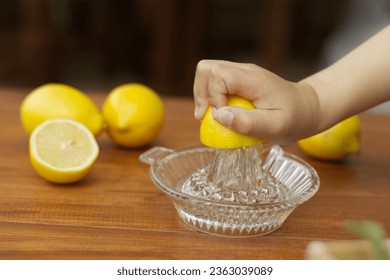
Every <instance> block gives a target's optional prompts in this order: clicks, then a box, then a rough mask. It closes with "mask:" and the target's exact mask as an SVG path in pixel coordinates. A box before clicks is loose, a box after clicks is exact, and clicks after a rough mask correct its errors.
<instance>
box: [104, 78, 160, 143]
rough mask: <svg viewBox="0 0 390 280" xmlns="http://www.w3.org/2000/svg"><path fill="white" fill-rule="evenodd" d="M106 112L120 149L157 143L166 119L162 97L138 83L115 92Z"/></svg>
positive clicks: (108, 99)
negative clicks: (121, 147) (155, 141)
mask: <svg viewBox="0 0 390 280" xmlns="http://www.w3.org/2000/svg"><path fill="white" fill-rule="evenodd" d="M102 112H103V116H104V119H105V121H106V124H107V131H108V134H109V135H110V137H111V139H112V140H113V141H114V142H115V143H116V144H118V145H119V146H123V147H131V148H136V147H141V146H144V145H146V144H149V143H150V142H151V141H153V140H154V139H155V138H156V137H157V136H158V135H159V133H160V130H161V128H162V125H163V122H164V115H165V113H164V104H163V102H162V100H161V98H160V96H159V95H158V94H157V93H156V92H155V91H154V90H152V89H151V88H149V87H147V86H145V85H142V84H137V83H131V84H124V85H121V86H118V87H116V88H114V89H113V90H112V91H111V92H110V93H109V95H108V96H107V98H106V100H105V101H104V103H103V109H102Z"/></svg>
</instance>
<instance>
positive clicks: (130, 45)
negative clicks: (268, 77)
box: [0, 0, 390, 96]
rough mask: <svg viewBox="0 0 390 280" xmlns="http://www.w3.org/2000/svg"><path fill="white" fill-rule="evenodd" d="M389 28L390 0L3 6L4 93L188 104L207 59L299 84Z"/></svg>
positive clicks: (28, 2)
mask: <svg viewBox="0 0 390 280" xmlns="http://www.w3.org/2000/svg"><path fill="white" fill-rule="evenodd" d="M389 21H390V1H389V0H375V1H368V0H8V1H7V0H2V1H1V2H0V86H3V87H36V86H39V85H41V84H44V83H47V82H62V83H67V84H70V85H72V86H75V87H78V88H80V89H83V90H96V91H101V92H107V91H109V90H110V89H112V88H113V87H115V86H117V85H119V84H122V83H127V82H141V83H145V84H147V85H149V86H150V87H152V88H154V89H155V90H156V91H158V92H159V93H160V94H162V95H175V96H192V82H193V78H194V72H195V67H196V64H197V62H198V61H199V60H200V59H203V58H213V59H226V60H232V61H238V62H250V63H256V64H258V65H260V66H263V67H265V68H267V69H269V70H271V71H274V72H276V73H277V74H279V75H281V76H283V77H284V78H286V79H290V80H294V81H298V80H299V79H301V78H303V77H305V76H307V75H309V74H311V73H313V72H314V71H317V70H319V69H320V68H322V67H325V66H326V65H328V64H330V63H332V62H333V61H335V60H337V59H338V58H339V57H340V56H342V55H343V54H345V53H346V52H347V51H349V50H350V49H352V48H353V47H355V46H356V45H357V44H359V43H360V42H362V41H364V40H365V39H367V38H368V37H369V36H371V35H372V34H373V33H375V32H377V31H378V30H379V29H381V28H382V27H383V26H385V25H387V24H388V23H389Z"/></svg>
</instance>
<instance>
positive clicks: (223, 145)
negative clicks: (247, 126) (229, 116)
mask: <svg viewBox="0 0 390 280" xmlns="http://www.w3.org/2000/svg"><path fill="white" fill-rule="evenodd" d="M227 105H228V106H239V107H242V108H245V109H248V110H253V109H255V106H254V105H253V104H252V102H250V101H249V100H247V99H245V98H242V97H239V96H228V102H227ZM200 141H201V142H202V144H204V145H206V146H209V147H212V148H219V149H236V148H240V147H245V146H253V145H256V144H259V143H262V142H264V140H262V139H259V138H255V137H251V136H246V135H242V134H239V133H238V132H235V131H233V130H231V129H229V128H227V127H225V126H223V125H222V124H220V123H219V122H217V121H216V120H215V119H214V118H213V116H212V113H211V107H209V108H208V109H207V112H206V114H205V116H204V118H203V120H202V123H201V125H200Z"/></svg>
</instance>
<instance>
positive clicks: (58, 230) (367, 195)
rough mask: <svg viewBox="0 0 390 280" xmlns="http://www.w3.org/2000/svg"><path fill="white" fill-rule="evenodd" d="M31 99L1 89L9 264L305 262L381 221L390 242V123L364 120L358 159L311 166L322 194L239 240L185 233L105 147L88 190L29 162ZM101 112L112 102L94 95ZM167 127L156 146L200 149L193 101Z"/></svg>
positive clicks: (138, 176)
mask: <svg viewBox="0 0 390 280" xmlns="http://www.w3.org/2000/svg"><path fill="white" fill-rule="evenodd" d="M27 93H28V90H23V89H11V88H2V89H0V100H1V101H0V133H1V137H0V259H130V260H132V259H273V260H278V259H302V258H304V252H305V248H306V246H307V244H308V243H309V242H310V241H312V240H328V241H335V240H345V239H354V238H355V237H354V236H352V235H351V234H349V233H348V232H346V231H345V229H344V223H345V222H346V221H348V220H363V219H364V220H366V219H369V220H374V221H377V222H379V223H380V224H382V225H383V227H384V228H385V230H387V232H389V233H390V141H389V139H390V115H374V114H369V113H364V114H362V115H361V119H362V148H361V153H360V154H359V155H356V156H353V157H351V158H350V159H349V160H347V161H344V162H340V163H329V162H322V161H318V160H314V159H311V158H309V157H307V156H305V155H304V154H303V153H302V152H301V151H300V150H299V149H298V147H297V146H296V145H290V146H286V147H284V148H285V149H286V150H288V151H289V152H292V153H294V154H296V155H297V156H299V157H301V158H303V159H304V160H306V161H307V162H308V163H309V164H311V165H312V166H313V167H314V168H315V169H316V170H317V172H318V174H319V176H320V179H321V186H320V190H319V192H318V193H317V194H316V195H315V196H314V197H313V198H312V199H311V200H310V201H308V202H307V203H305V204H304V205H302V206H300V207H299V208H298V209H296V210H295V211H294V212H293V213H292V214H291V215H290V216H289V218H288V219H287V221H286V222H285V223H284V225H283V226H282V227H281V228H280V229H279V230H277V231H275V232H273V233H271V234H269V235H265V236H261V237H255V238H243V239H237V238H235V239H232V238H224V237H217V236H212V235H208V234H205V233H200V232H197V231H194V230H193V229H190V228H188V227H187V226H186V225H184V224H183V223H182V222H181V220H180V219H179V217H178V216H177V214H176V210H175V209H174V207H173V205H172V204H171V202H170V200H169V199H168V197H166V196H165V195H164V194H163V193H161V192H160V191H159V190H158V189H157V188H156V187H155V186H154V185H153V183H152V181H151V180H150V178H149V166H148V165H145V164H143V163H141V162H140V161H139V160H138V157H139V156H140V154H142V153H143V152H144V151H146V150H147V149H148V148H150V147H145V148H142V149H122V148H118V147H117V146H115V144H113V143H112V142H111V141H110V139H109V138H108V136H107V135H106V134H102V135H101V136H99V137H98V143H99V146H100V149H101V151H100V155H99V158H98V160H97V162H96V164H95V166H94V167H93V169H92V170H91V172H90V174H88V176H87V177H86V178H85V179H83V180H82V181H80V182H78V183H75V184H71V185H66V186H60V185H55V184H52V183H49V182H47V181H45V180H43V179H42V178H41V177H39V176H38V175H37V174H36V173H35V171H34V170H33V168H32V166H31V165H30V162H29V156H28V136H27V135H26V133H25V132H24V131H23V129H22V126H21V124H20V120H19V106H20V104H21V101H22V100H23V98H24V96H25V95H26V94H27ZM89 94H90V96H91V98H92V99H93V100H94V101H95V102H96V103H97V104H98V105H99V106H101V105H102V103H103V100H104V98H105V97H106V93H89ZM164 104H165V107H166V119H165V124H164V127H163V130H162V132H161V134H160V136H159V137H158V138H157V139H156V140H155V141H154V142H153V143H152V144H151V146H163V147H168V148H175V147H179V146H183V145H186V144H189V143H193V142H198V134H199V122H198V121H197V120H195V119H194V118H193V101H192V99H183V98H182V99H181V98H173V97H165V98H164Z"/></svg>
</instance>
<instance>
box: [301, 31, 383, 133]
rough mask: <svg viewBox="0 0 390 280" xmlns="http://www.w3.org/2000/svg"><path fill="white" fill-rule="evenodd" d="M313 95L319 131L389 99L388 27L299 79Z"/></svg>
mask: <svg viewBox="0 0 390 280" xmlns="http://www.w3.org/2000/svg"><path fill="white" fill-rule="evenodd" d="M300 83H302V84H308V85H310V86H311V87H312V88H313V89H314V91H315V92H316V94H317V96H318V100H319V105H320V124H319V126H318V129H319V130H323V129H325V128H327V127H330V126H331V125H333V124H335V123H337V122H339V121H341V120H342V119H344V118H346V117H348V116H351V115H353V114H356V113H359V112H361V111H364V110H366V109H368V108H370V107H372V106H375V105H377V104H380V103H382V102H384V101H386V100H389V99H390V26H389V27H386V28H384V29H383V30H382V31H380V32H379V33H378V34H376V35H375V36H374V37H372V38H371V39H369V40H368V41H367V42H365V43H364V44H362V45H360V46H359V47H358V48H356V49H355V50H353V51H352V52H350V53H349V54H348V55H346V56H345V57H343V58H342V59H340V60H339V61H338V62H336V63H335V64H333V65H331V66H330V67H328V68H326V69H324V70H322V71H320V72H318V73H316V74H314V75H312V76H310V77H308V78H306V79H304V80H302V81H301V82H300Z"/></svg>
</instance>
